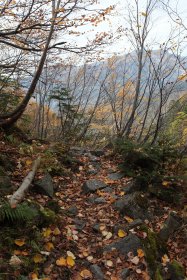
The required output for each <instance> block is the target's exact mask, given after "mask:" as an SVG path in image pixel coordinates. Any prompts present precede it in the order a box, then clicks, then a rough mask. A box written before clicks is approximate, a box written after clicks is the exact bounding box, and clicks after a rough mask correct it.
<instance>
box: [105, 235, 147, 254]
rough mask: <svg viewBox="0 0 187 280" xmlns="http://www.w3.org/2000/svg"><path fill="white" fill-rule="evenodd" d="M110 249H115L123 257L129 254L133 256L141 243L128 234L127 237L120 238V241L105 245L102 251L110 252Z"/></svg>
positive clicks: (134, 236)
mask: <svg viewBox="0 0 187 280" xmlns="http://www.w3.org/2000/svg"><path fill="white" fill-rule="evenodd" d="M112 248H115V249H116V250H117V251H119V252H120V253H121V254H123V255H126V254H128V253H129V252H133V254H134V255H136V254H137V250H138V249H140V248H142V243H141V240H140V239H139V238H138V237H137V236H136V235H134V234H132V233H130V234H129V235H128V236H126V237H124V238H122V239H121V240H120V241H117V242H114V243H112V244H110V245H107V246H106V247H105V248H104V251H111V250H112Z"/></svg>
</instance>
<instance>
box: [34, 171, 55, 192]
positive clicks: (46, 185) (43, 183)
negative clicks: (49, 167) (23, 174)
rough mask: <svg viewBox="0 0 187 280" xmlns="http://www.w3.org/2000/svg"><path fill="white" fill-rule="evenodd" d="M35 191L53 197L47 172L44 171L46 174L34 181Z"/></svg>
mask: <svg viewBox="0 0 187 280" xmlns="http://www.w3.org/2000/svg"><path fill="white" fill-rule="evenodd" d="M34 186H35V188H34V189H35V191H37V192H39V193H42V194H45V195H47V196H49V197H53V194H54V186H53V181H52V177H51V175H50V174H49V173H46V175H45V176H44V177H43V178H42V179H41V180H38V181H36V182H35V183H34Z"/></svg>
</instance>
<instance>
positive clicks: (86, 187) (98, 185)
mask: <svg viewBox="0 0 187 280" xmlns="http://www.w3.org/2000/svg"><path fill="white" fill-rule="evenodd" d="M105 187H106V184H105V183H103V182H102V181H100V180H96V179H91V180H88V181H86V182H85V183H84V184H83V186H82V190H83V192H84V193H85V194H87V193H92V192H96V191H97V190H100V189H104V188H105Z"/></svg>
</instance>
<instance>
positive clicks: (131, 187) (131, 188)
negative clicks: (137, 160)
mask: <svg viewBox="0 0 187 280" xmlns="http://www.w3.org/2000/svg"><path fill="white" fill-rule="evenodd" d="M122 190H123V191H124V192H125V194H130V193H133V192H136V191H139V190H140V186H138V184H137V183H136V182H135V181H130V182H128V184H127V185H126V186H124V187H123V188H122Z"/></svg>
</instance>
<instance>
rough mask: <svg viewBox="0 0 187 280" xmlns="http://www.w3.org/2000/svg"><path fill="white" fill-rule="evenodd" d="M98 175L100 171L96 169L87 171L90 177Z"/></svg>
mask: <svg viewBox="0 0 187 280" xmlns="http://www.w3.org/2000/svg"><path fill="white" fill-rule="evenodd" d="M97 173H98V171H97V170H96V169H90V170H88V171H87V174H90V175H96V174H97Z"/></svg>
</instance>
